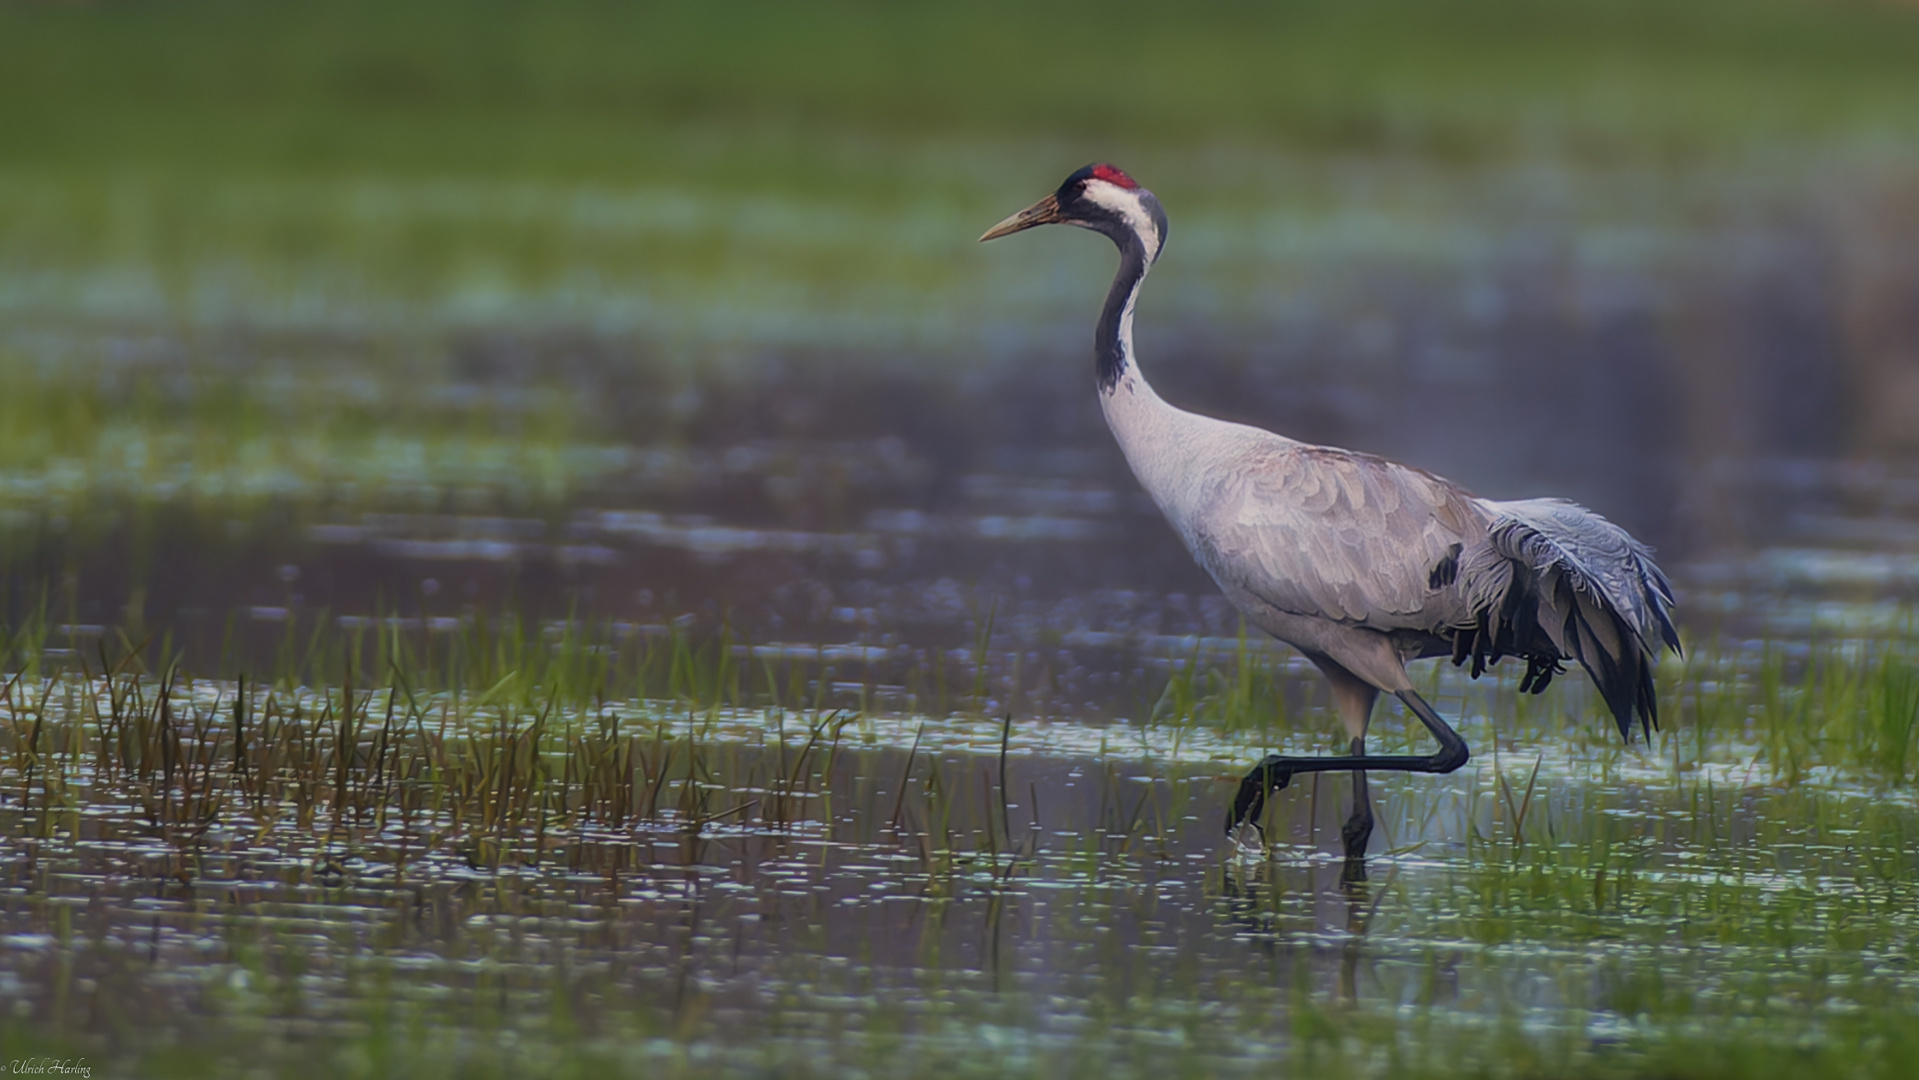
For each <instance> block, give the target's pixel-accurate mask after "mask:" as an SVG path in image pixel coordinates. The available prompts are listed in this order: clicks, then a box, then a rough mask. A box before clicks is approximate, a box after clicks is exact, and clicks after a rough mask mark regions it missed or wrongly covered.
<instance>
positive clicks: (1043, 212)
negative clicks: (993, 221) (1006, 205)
mask: <svg viewBox="0 0 1919 1080" xmlns="http://www.w3.org/2000/svg"><path fill="white" fill-rule="evenodd" d="M1064 220H1065V219H1064V218H1062V217H1060V215H1059V200H1058V199H1056V198H1054V197H1053V196H1051V195H1048V196H1046V197H1045V198H1044V199H1041V200H1040V201H1038V202H1036V203H1034V204H1033V205H1031V206H1029V207H1027V208H1026V209H1024V210H1021V211H1020V212H1019V213H1017V214H1014V215H1013V216H1012V217H1009V218H1007V219H1006V220H1005V221H1002V222H1000V223H999V224H998V225H995V226H993V227H992V228H990V229H988V230H986V235H984V236H982V237H980V241H981V242H982V243H984V242H985V241H988V240H997V239H999V238H1000V237H1002V236H1011V235H1013V234H1014V233H1016V232H1019V231H1021V230H1023V229H1030V228H1032V227H1033V226H1035V225H1050V224H1052V223H1053V222H1055V221H1064Z"/></svg>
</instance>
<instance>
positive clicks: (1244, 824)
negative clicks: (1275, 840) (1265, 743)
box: [1226, 754, 1293, 852]
mask: <svg viewBox="0 0 1919 1080" xmlns="http://www.w3.org/2000/svg"><path fill="white" fill-rule="evenodd" d="M1292 782H1293V771H1292V770H1291V769H1289V768H1287V767H1286V759H1285V758H1283V757H1280V756H1279V755H1278V754H1273V755H1271V756H1269V757H1267V759H1266V760H1265V761H1262V762H1260V763H1259V764H1258V765H1257V766H1256V767H1254V769H1253V771H1252V772H1249V773H1247V774H1246V778H1245V779H1244V780H1241V781H1240V782H1239V794H1237V795H1235V796H1233V812H1232V813H1230V814H1228V815H1226V835H1227V836H1229V837H1231V838H1232V839H1233V840H1234V841H1236V842H1238V843H1239V845H1240V847H1241V848H1242V849H1243V848H1245V847H1246V846H1247V836H1246V833H1247V832H1248V831H1249V830H1250V831H1251V833H1252V837H1253V839H1254V841H1255V842H1256V843H1257V844H1258V845H1259V850H1260V851H1262V852H1264V851H1265V850H1266V833H1265V830H1263V829H1261V828H1260V827H1259V817H1260V815H1261V814H1263V813H1264V812H1265V811H1266V797H1267V796H1268V795H1270V794H1272V793H1273V792H1275V791H1278V790H1280V789H1281V788H1283V787H1285V786H1286V785H1287V784H1290V783H1292Z"/></svg>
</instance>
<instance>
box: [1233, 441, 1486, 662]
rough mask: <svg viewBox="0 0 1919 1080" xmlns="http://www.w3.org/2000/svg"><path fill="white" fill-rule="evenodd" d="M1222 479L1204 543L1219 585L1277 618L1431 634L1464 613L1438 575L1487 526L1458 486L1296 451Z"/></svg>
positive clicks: (1245, 465) (1251, 460)
mask: <svg viewBox="0 0 1919 1080" xmlns="http://www.w3.org/2000/svg"><path fill="white" fill-rule="evenodd" d="M1221 474H1222V475H1221V480H1220V482H1219V483H1218V485H1217V487H1216V488H1215V489H1214V491H1213V492H1212V493H1211V495H1212V498H1211V500H1210V504H1209V505H1208V506H1207V507H1206V508H1205V509H1204V510H1203V512H1202V513H1201V515H1200V521H1201V525H1200V528H1199V530H1198V531H1199V533H1200V536H1199V537H1198V539H1199V540H1200V545H1199V547H1200V549H1201V550H1202V552H1203V554H1202V561H1203V562H1205V563H1206V564H1207V569H1208V570H1210V571H1212V572H1213V576H1214V577H1215V578H1217V579H1219V581H1220V582H1221V584H1222V585H1227V586H1228V587H1229V588H1233V587H1237V588H1239V589H1242V590H1244V591H1246V592H1248V593H1250V594H1252V595H1253V596H1256V597H1258V598H1259V599H1261V600H1263V601H1264V602H1266V603H1268V604H1271V605H1272V606H1273V607H1275V608H1278V609H1279V610H1281V611H1285V612H1289V613H1292V614H1296V615H1309V616H1317V617H1320V618H1327V619H1334V620H1338V621H1340V622H1345V623H1355V624H1361V625H1366V626H1370V627H1375V628H1379V629H1398V628H1419V629H1431V628H1434V627H1435V626H1436V625H1439V624H1443V623H1445V622H1446V621H1447V620H1448V619H1451V618H1453V617H1454V616H1455V613H1454V612H1452V610H1451V609H1452V608H1454V607H1461V608H1462V609H1463V604H1462V603H1460V602H1459V601H1458V598H1457V595H1456V590H1454V589H1452V588H1451V585H1452V581H1451V578H1450V575H1437V574H1436V568H1438V567H1439V566H1440V565H1441V564H1442V563H1444V562H1446V561H1447V560H1448V559H1454V560H1456V559H1457V558H1458V556H1459V553H1460V551H1461V550H1462V548H1465V547H1472V546H1476V545H1477V544H1478V543H1479V542H1480V541H1482V540H1483V539H1484V537H1485V535H1486V523H1487V517H1486V515H1485V513H1484V512H1483V511H1481V510H1479V509H1478V507H1477V506H1476V505H1475V503H1474V501H1473V499H1472V497H1471V496H1469V495H1467V494H1466V493H1465V492H1464V491H1461V490H1460V489H1459V488H1457V487H1454V486H1453V485H1452V484H1449V483H1447V482H1446V481H1444V480H1441V479H1439V478H1438V477H1435V476H1432V475H1430V474H1428V473H1423V472H1420V471H1419V470H1417V469H1409V468H1406V467H1405V466H1402V465H1395V464H1393V463H1391V462H1388V461H1385V460H1383V459H1380V458H1375V457H1371V456H1368V455H1364V454H1354V453H1349V452H1347V451H1342V450H1333V449H1329V448H1325V447H1316V446H1304V445H1299V444H1292V445H1287V446H1283V447H1260V448H1257V449H1255V450H1253V451H1251V452H1249V453H1248V454H1247V455H1246V459H1245V460H1244V461H1242V462H1240V463H1238V467H1236V468H1234V469H1231V470H1221ZM1441 576H1444V577H1445V580H1444V582H1443V583H1436V581H1437V579H1438V578H1439V577H1441ZM1436 604H1437V607H1438V608H1439V609H1440V610H1435V605H1436Z"/></svg>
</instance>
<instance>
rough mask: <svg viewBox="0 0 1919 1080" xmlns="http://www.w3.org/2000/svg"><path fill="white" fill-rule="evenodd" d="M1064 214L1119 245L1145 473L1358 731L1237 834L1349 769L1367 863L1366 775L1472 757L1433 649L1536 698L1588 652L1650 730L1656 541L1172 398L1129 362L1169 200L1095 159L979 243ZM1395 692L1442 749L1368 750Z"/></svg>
mask: <svg viewBox="0 0 1919 1080" xmlns="http://www.w3.org/2000/svg"><path fill="white" fill-rule="evenodd" d="M1055 222H1057V223H1064V224H1073V225H1080V226H1082V227H1085V228H1090V229H1093V230H1095V231H1097V232H1100V233H1103V234H1105V235H1106V236H1107V237H1109V238H1110V239H1112V240H1113V242H1114V243H1115V244H1116V245H1117V246H1118V247H1119V250H1120V268H1119V272H1118V274H1117V275H1116V276H1115V278H1114V280H1113V286H1112V289H1111V290H1110V292H1109V293H1108V294H1107V298H1106V306H1105V309H1104V311H1103V312H1102V313H1101V317H1100V321H1099V324H1098V329H1097V331H1096V333H1095V338H1094V355H1095V375H1096V383H1097V386H1098V391H1099V395H1100V407H1101V410H1102V411H1103V413H1104V414H1105V417H1106V422H1107V425H1108V426H1109V427H1110V428H1111V429H1112V432H1113V436H1114V438H1115V439H1116V440H1117V441H1118V443H1119V446H1120V449H1121V451H1122V452H1123V453H1124V454H1125V455H1126V460H1127V462H1128V463H1129V464H1130V465H1131V466H1132V468H1133V473H1134V475H1135V476H1137V477H1138V478H1139V482H1140V485H1141V486H1142V487H1144V488H1145V489H1146V491H1147V493H1148V494H1150V495H1151V496H1152V498H1153V501H1154V502H1155V503H1156V504H1157V505H1158V506H1159V508H1160V511H1161V512H1162V513H1163V514H1165V516H1166V520H1167V521H1168V522H1169V523H1171V524H1172V526H1173V528H1174V529H1175V530H1177V531H1178V533H1179V535H1180V538H1181V539H1182V540H1183V541H1185V543H1186V547H1187V550H1189V551H1190V552H1192V554H1193V558H1194V559H1196V560H1197V561H1198V562H1199V564H1200V565H1201V566H1202V567H1204V568H1205V569H1206V571H1207V572H1208V573H1210V574H1211V575H1212V577H1213V580H1214V581H1216V582H1218V583H1219V586H1220V588H1221V589H1222V590H1223V591H1224V592H1225V594H1226V596H1227V598H1228V599H1230V600H1231V601H1232V602H1233V604H1234V606H1236V607H1237V608H1238V609H1239V610H1240V611H1241V612H1242V613H1243V614H1244V615H1245V616H1246V618H1247V619H1248V620H1249V621H1251V622H1252V623H1253V624H1254V625H1256V626H1258V627H1260V628H1261V629H1262V630H1265V631H1266V632H1267V633H1269V634H1272V635H1273V636H1274V637H1276V638H1278V639H1279V640H1281V641H1284V642H1286V643H1288V644H1290V645H1292V646H1293V647H1295V648H1297V649H1299V650H1300V651H1301V652H1302V653H1304V654H1305V655H1306V657H1307V658H1308V659H1310V660H1312V661H1313V663H1314V664H1315V665H1316V666H1318V667H1319V669H1320V670H1321V671H1322V672H1324V673H1325V674H1326V676H1327V679H1328V680H1329V681H1330V683H1331V684H1332V690H1333V700H1334V704H1335V706H1336V708H1337V709H1338V711H1339V714H1340V718H1341V721H1342V722H1343V724H1344V726H1345V727H1346V731H1347V734H1348V736H1349V737H1350V739H1351V747H1352V753H1351V754H1350V755H1341V756H1330V757H1282V756H1279V755H1272V756H1269V757H1268V758H1266V760H1265V761H1263V762H1261V763H1260V765H1259V767H1258V768H1255V769H1254V770H1253V771H1252V773H1250V774H1249V775H1248V776H1247V777H1246V779H1245V780H1244V781H1243V782H1242V784H1241V787H1240V791H1239V795H1238V797H1237V798H1236V799H1235V801H1234V807H1233V811H1232V813H1231V814H1230V815H1229V816H1228V818H1227V823H1226V824H1227V831H1228V833H1229V834H1230V833H1237V832H1238V831H1239V829H1241V828H1242V827H1247V826H1250V827H1252V828H1253V829H1255V831H1256V830H1257V825H1256V819H1257V817H1258V815H1259V812H1260V810H1261V809H1262V808H1263V806H1264V803H1265V799H1266V797H1267V795H1268V793H1269V792H1270V791H1272V790H1275V789H1277V788H1281V787H1284V786H1285V785H1286V784H1287V782H1288V781H1289V780H1290V778H1291V777H1292V775H1293V774H1295V773H1300V772H1319V771H1327V770H1333V769H1338V770H1352V771H1353V773H1354V778H1355V781H1356V791H1355V799H1354V810H1353V816H1352V818H1351V819H1349V820H1348V822H1347V825H1346V829H1345V830H1344V832H1345V839H1346V846H1347V855H1348V857H1349V859H1350V860H1352V862H1353V865H1354V867H1355V868H1357V867H1358V866H1359V862H1358V861H1359V860H1360V859H1361V858H1362V857H1363V855H1364V851H1365V845H1366V841H1367V838H1368V837H1369V836H1370V835H1371V831H1372V810H1371V800H1370V798H1369V796H1368V793H1367V790H1366V784H1365V771H1364V770H1366V769H1388V770H1400V771H1417V772H1450V771H1452V770H1453V769H1456V768H1458V767H1459V766H1461V765H1463V764H1465V763H1466V761H1467V760H1468V758H1469V756H1470V755H1469V752H1468V750H1467V748H1466V744H1465V742H1464V740H1462V739H1460V738H1459V736H1458V734H1457V733H1455V732H1454V731H1453V730H1452V728H1451V727H1449V726H1448V725H1447V724H1446V723H1445V721H1444V720H1442V719H1440V717H1439V716H1438V714H1437V713H1435V712H1434V711H1433V710H1432V708H1431V706H1430V705H1428V704H1427V703H1426V702H1425V701H1424V700H1423V699H1421V698H1420V697H1419V695H1418V694H1417V693H1415V692H1414V690H1413V687H1412V683H1411V680H1410V679H1409V678H1408V677H1407V674H1406V667H1405V665H1406V663H1407V662H1408V661H1410V660H1415V659H1419V658H1422V657H1431V656H1450V657H1451V658H1452V659H1453V660H1454V662H1455V663H1462V664H1463V663H1467V662H1470V663H1471V665H1472V669H1471V670H1472V674H1473V675H1474V676H1478V675H1479V674H1481V673H1482V672H1483V671H1484V669H1485V667H1486V665H1487V664H1489V663H1494V662H1497V661H1498V660H1499V659H1500V658H1502V657H1504V656H1515V657H1518V658H1521V659H1524V660H1525V661H1526V663H1527V670H1526V674H1525V676H1524V677H1523V678H1522V680H1521V682H1520V689H1522V690H1531V691H1535V692H1537V691H1539V690H1543V689H1545V687H1546V685H1547V683H1549V682H1550V681H1551V679H1552V677H1553V675H1555V674H1557V673H1558V672H1559V671H1561V670H1563V669H1562V667H1561V662H1562V661H1565V660H1577V661H1579V663H1580V664H1581V665H1582V666H1584V667H1585V668H1586V670H1587V672H1588V673H1589V674H1590V675H1591V676H1592V678H1593V680H1594V682H1595V683H1596V684H1597V685H1598V687H1599V689H1600V693H1601V695H1602V696H1603V697H1604V698H1605V699H1606V702H1607V705H1608V706H1609V707H1610V709H1611V711H1612V713H1613V717H1614V719H1615V721H1616V722H1617V724H1618V726H1619V729H1620V733H1621V735H1622V736H1624V737H1626V738H1630V737H1631V732H1632V726H1633V723H1632V722H1633V720H1634V718H1635V716H1636V717H1637V719H1638V721H1639V724H1640V726H1641V727H1642V729H1645V730H1647V731H1650V728H1651V725H1652V724H1654V723H1656V722H1657V718H1658V703H1657V699H1656V697H1655V696H1654V693H1653V685H1652V665H1653V663H1654V662H1655V660H1656V656H1657V651H1658V650H1659V648H1660V647H1661V646H1662V645H1663V646H1666V647H1670V648H1672V649H1674V650H1677V649H1678V647H1679V639H1678V634H1677V632H1676V631H1675V629H1674V627H1673V624H1672V619H1671V608H1672V604H1673V597H1672V588H1671V586H1670V585H1669V584H1668V583H1667V581H1666V579H1665V577H1664V575H1662V574H1661V573H1660V571H1659V569H1658V567H1657V566H1655V565H1654V564H1653V561H1652V557H1651V553H1650V552H1649V551H1648V550H1647V549H1646V548H1645V546H1644V545H1642V544H1640V543H1639V542H1638V541H1636V540H1634V539H1633V538H1632V537H1631V536H1629V535H1628V534H1627V533H1626V532H1625V530H1623V529H1620V528H1619V527H1618V526H1616V525H1613V524H1612V523H1611V522H1609V521H1607V520H1605V519H1604V518H1602V517H1600V516H1599V515H1597V514H1594V513H1592V512H1591V511H1589V510H1586V509H1584V508H1582V507H1579V506H1576V505H1574V504H1572V503H1569V502H1564V501H1562V500H1557V499H1527V500H1520V501H1514V502H1495V501H1492V500H1487V499H1480V498H1476V497H1474V496H1472V495H1470V494H1468V493H1467V492H1466V491H1464V490H1463V489H1461V488H1459V487H1458V486H1457V485H1454V484H1453V483H1451V482H1449V481H1447V480H1444V479H1441V478H1440V477H1437V476H1434V475H1432V474H1430V473H1427V472H1423V471H1421V470H1418V469H1413V468H1408V467H1406V466H1403V465H1397V464H1394V463H1393V462H1390V461H1386V460H1384V459H1381V458H1377V457H1373V456H1371V455H1368V454H1359V453H1354V452H1352V451H1348V450H1340V449H1337V448H1333V447H1325V446H1314V445H1310V444H1307V443H1301V442H1298V441H1295V440H1293V439H1289V438H1286V437H1285V436H1283V435H1278V434H1275V433H1273V432H1270V431H1266V430H1263V429H1260V428H1256V427H1251V426H1248V425H1245V424H1235V423H1229V422H1227V421H1224V420H1219V419H1215V418H1213V417H1209V416H1202V415H1199V414H1197V413H1192V412H1188V411H1186V410H1184V409H1180V408H1177V407H1175V406H1173V405H1171V404H1169V403H1167V402H1166V401H1165V400H1163V399H1162V398H1161V397H1160V396H1159V395H1158V394H1157V393H1156V392H1154V390H1153V387H1152V385H1151V384H1150V383H1149V382H1148V381H1147V379H1146V377H1145V375H1144V373H1142V372H1141V371H1140V369H1139V367H1138V364H1137V363H1136V361H1135V358H1134V354H1133V308H1134V305H1135V303H1136V301H1137V300H1138V297H1139V290H1140V286H1141V284H1142V283H1143V282H1144V280H1145V278H1146V274H1147V272H1148V271H1149V270H1151V268H1152V265H1153V262H1154V261H1155V260H1156V259H1157V258H1158V257H1159V253H1160V250H1161V249H1162V248H1163V246H1164V244H1165V238H1166V216H1165V213H1164V212H1163V211H1162V210H1161V209H1160V206H1159V202H1158V200H1157V199H1156V198H1154V197H1153V195H1152V193H1151V192H1149V191H1146V190H1145V189H1143V188H1140V187H1139V186H1138V184H1136V183H1135V182H1134V181H1133V180H1132V179H1131V178H1130V177H1128V176H1127V175H1126V174H1125V173H1124V172H1121V171H1120V170H1118V169H1116V168H1114V167H1113V166H1110V165H1089V166H1087V167H1086V168H1084V169H1081V170H1080V171H1079V172H1076V173H1074V174H1073V175H1072V176H1070V177H1068V178H1067V180H1066V182H1065V183H1064V184H1062V185H1061V186H1060V188H1059V189H1058V190H1057V191H1055V192H1054V193H1053V194H1052V195H1049V196H1047V197H1046V198H1045V199H1042V200H1041V201H1040V202H1039V203H1037V204H1035V205H1034V206H1032V207H1030V208H1028V209H1027V210H1024V211H1022V212H1020V213H1019V214H1016V215H1014V216H1013V217H1011V218H1008V219H1006V220H1005V221H1003V222H1001V223H1000V224H999V225H997V226H995V227H994V228H993V229H991V230H989V231H988V232H987V233H986V235H985V236H983V237H981V239H982V240H990V239H993V238H995V237H999V236H1005V235H1007V234H1009V233H1013V232H1019V231H1021V230H1023V229H1027V228H1031V227H1033V226H1035V225H1043V224H1050V223H1055ZM1381 692H1386V693H1391V694H1394V695H1396V696H1398V697H1399V698H1400V699H1401V700H1402V701H1403V702H1404V703H1405V704H1406V705H1407V707H1408V708H1409V709H1411V710H1412V711H1413V713H1414V714H1415V715H1416V716H1418V717H1419V719H1420V720H1421V722H1422V723H1424V724H1425V726H1426V727H1427V728H1428V730H1430V731H1431V732H1432V734H1433V735H1434V737H1435V738H1437V739H1438V741H1439V743H1440V749H1439V751H1438V752H1437V753H1435V754H1433V755H1431V756H1429V757H1419V756H1411V755H1368V754H1366V753H1365V749H1364V746H1365V736H1366V727H1367V722H1368V720H1369V718H1370V716H1371V713H1372V708H1373V704H1374V701H1375V699H1376V698H1377V697H1378V695H1379V694H1380V693H1381Z"/></svg>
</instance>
